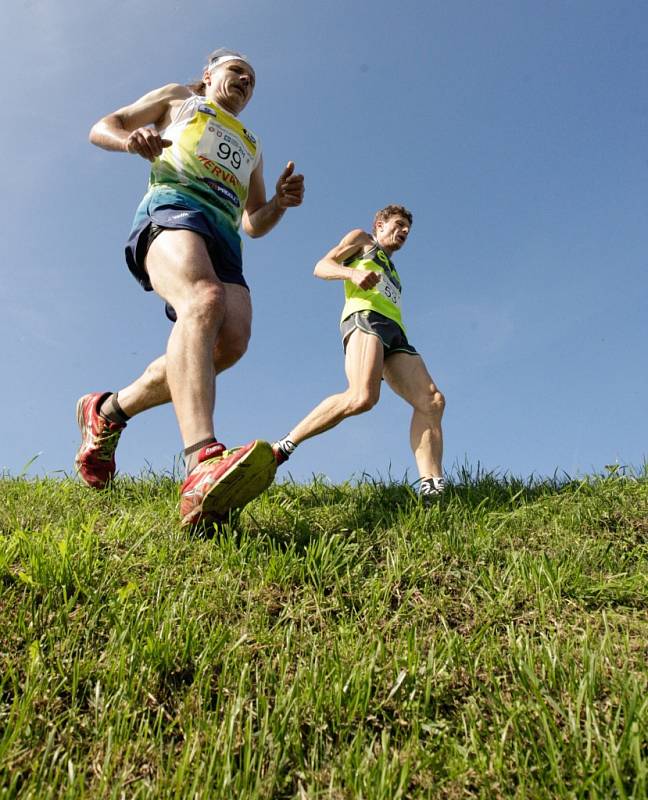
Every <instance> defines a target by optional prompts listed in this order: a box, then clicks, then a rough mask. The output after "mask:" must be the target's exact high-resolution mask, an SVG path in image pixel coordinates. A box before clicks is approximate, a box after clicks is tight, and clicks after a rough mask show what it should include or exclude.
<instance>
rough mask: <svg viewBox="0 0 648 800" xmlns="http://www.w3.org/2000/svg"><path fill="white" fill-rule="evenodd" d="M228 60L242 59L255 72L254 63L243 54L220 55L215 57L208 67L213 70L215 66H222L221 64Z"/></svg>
mask: <svg viewBox="0 0 648 800" xmlns="http://www.w3.org/2000/svg"><path fill="white" fill-rule="evenodd" d="M226 61H242V62H243V63H244V64H247V65H248V67H249V68H250V69H251V70H252V72H254V67H253V66H252V64H250V62H249V61H248V60H247V59H246V58H244V57H243V56H238V55H231V56H230V55H227V56H218V58H215V59H214V60H213V61H212V62H210V64H209V65H208V67H207V69H208V70H209V71H210V72H211V71H212V70H213V69H214V67H220V65H221V64H224V63H225V62H226Z"/></svg>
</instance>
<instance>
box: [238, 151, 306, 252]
mask: <svg viewBox="0 0 648 800" xmlns="http://www.w3.org/2000/svg"><path fill="white" fill-rule="evenodd" d="M303 199H304V176H303V175H299V174H297V175H296V174H295V164H294V162H293V161H289V162H288V164H287V165H286V168H285V169H284V171H283V172H282V173H281V175H280V176H279V180H278V181H277V185H276V186H275V195H274V196H273V197H272V198H271V199H270V200H267V199H266V191H265V183H264V180H263V158H261V160H260V161H259V164H258V165H257V167H256V169H255V170H254V172H253V173H252V175H251V176H250V188H249V191H248V199H247V203H246V204H245V211H244V212H243V218H242V220H241V222H242V225H243V230H244V231H245V232H246V233H247V235H248V236H251V237H252V238H253V239H256V238H258V237H259V236H265V234H266V233H269V232H270V231H271V230H272V229H273V228H274V226H275V225H276V224H277V223H278V222H279V220H280V219H281V218H282V217H283V215H284V212H285V211H286V209H287V208H292V207H294V206H299V205H301V203H302V200H303Z"/></svg>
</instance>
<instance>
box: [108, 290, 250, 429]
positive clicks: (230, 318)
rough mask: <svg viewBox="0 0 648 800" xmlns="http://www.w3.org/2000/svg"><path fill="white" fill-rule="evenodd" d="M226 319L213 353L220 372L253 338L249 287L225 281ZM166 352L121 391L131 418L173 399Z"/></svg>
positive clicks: (238, 355)
mask: <svg viewBox="0 0 648 800" xmlns="http://www.w3.org/2000/svg"><path fill="white" fill-rule="evenodd" d="M223 288H224V290H225V319H224V321H223V324H222V325H221V328H220V331H219V332H218V337H217V339H216V344H215V345H214V350H213V354H212V358H213V365H214V371H215V373H216V375H218V374H219V373H221V372H224V371H225V370H226V369H229V368H230V367H232V366H234V364H236V362H237V361H238V360H239V359H240V358H241V356H242V355H243V354H244V353H245V351H246V350H247V345H248V342H249V340H250V328H251V321H252V303H251V301H250V293H249V292H248V290H247V289H246V288H245V287H243V286H239V285H238V284H234V283H225V284H223ZM166 359H167V357H166V355H164V356H160V357H159V358H156V359H155V361H153V362H151V364H149V365H148V367H147V368H146V369H145V370H144V372H143V374H142V375H140V377H139V378H137V380H135V381H133V383H131V384H130V385H128V386H126V387H125V388H124V389H120V390H119V393H118V394H119V405H120V406H121V407H122V409H123V410H124V412H125V413H126V414H127V415H128V416H129V417H134V416H135V415H136V414H141V413H142V411H147V410H148V409H149V408H153V407H154V406H159V405H163V404H164V403H170V402H171V392H170V390H169V384H168V382H167V367H166Z"/></svg>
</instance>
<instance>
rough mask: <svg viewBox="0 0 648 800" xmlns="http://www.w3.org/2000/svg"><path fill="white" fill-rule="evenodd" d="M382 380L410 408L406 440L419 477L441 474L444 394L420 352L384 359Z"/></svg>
mask: <svg viewBox="0 0 648 800" xmlns="http://www.w3.org/2000/svg"><path fill="white" fill-rule="evenodd" d="M384 375H385V380H386V381H387V383H388V384H389V386H390V387H391V388H392V389H393V390H394V392H396V394H397V395H399V396H400V397H402V398H403V399H404V400H406V401H407V402H408V403H409V404H410V405H411V406H412V407H413V409H414V412H413V414H412V423H411V426H410V444H411V447H412V451H413V452H414V458H415V459H416V466H417V467H418V471H419V475H420V477H421V478H428V477H431V476H435V477H440V476H442V475H443V467H442V458H443V433H442V431H441V417H442V416H443V409H444V408H445V398H444V397H443V395H442V394H441V392H440V391H439V389H438V388H437V386H436V385H435V383H434V381H433V380H432V378H431V377H430V373H429V372H428V371H427V368H426V366H425V364H424V362H423V359H422V358H421V357H420V356H413V355H408V354H407V353H394V354H393V355H391V356H390V357H389V358H388V359H387V360H386V361H385V370H384Z"/></svg>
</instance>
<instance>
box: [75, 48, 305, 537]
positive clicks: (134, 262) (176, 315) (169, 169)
mask: <svg viewBox="0 0 648 800" xmlns="http://www.w3.org/2000/svg"><path fill="white" fill-rule="evenodd" d="M254 85H255V73H254V69H253V68H252V67H251V65H250V63H249V59H248V58H247V57H246V56H243V55H241V54H240V53H236V52H234V51H232V50H224V49H219V50H215V51H214V52H213V53H212V54H211V55H210V57H209V59H208V62H207V65H206V67H205V68H204V71H203V75H202V80H201V81H199V82H197V83H196V84H193V85H191V86H184V85H181V84H168V85H167V86H163V87H161V88H159V89H155V90H154V91H152V92H149V93H148V94H146V95H144V96H143V97H141V98H140V99H139V100H136V101H135V102H134V103H131V104H130V105H127V106H124V107H122V108H120V109H117V111H114V112H112V113H111V114H108V115H107V116H105V117H103V118H102V119H100V120H99V122H97V123H96V124H95V125H94V126H93V128H92V131H91V133H90V140H91V142H92V143H93V144H96V145H98V146H99V147H102V148H104V149H106V150H113V151H118V152H126V153H132V154H134V155H137V156H141V157H142V158H144V159H146V160H148V161H150V162H151V175H150V180H149V188H148V191H147V192H146V194H145V196H144V198H143V200H142V202H141V203H140V205H139V207H138V209H137V212H136V214H135V220H134V223H133V227H132V232H131V236H130V238H129V241H128V246H127V248H126V260H127V263H128V266H129V268H130V270H131V272H133V274H134V275H135V277H136V278H137V279H138V280H139V282H140V283H141V284H142V286H143V287H144V288H145V289H147V290H154V291H155V292H156V293H157V294H158V295H159V296H160V297H161V298H162V299H163V300H165V301H166V302H167V313H168V314H169V316H170V317H171V318H172V319H174V320H177V321H176V324H175V325H174V327H173V329H172V331H171V335H170V337H169V341H168V344H167V350H166V355H165V356H161V357H160V358H158V359H157V360H156V361H154V362H153V363H152V364H150V365H149V366H148V367H147V369H146V370H145V372H144V373H143V374H142V375H141V376H140V377H139V378H138V379H137V380H135V381H134V382H133V383H132V384H130V385H129V386H127V387H125V388H124V389H122V390H120V391H119V392H112V393H111V392H91V393H89V394H86V395H84V396H83V397H81V398H80V399H79V401H78V403H77V421H78V423H79V427H80V429H81V437H82V441H81V446H80V448H79V450H78V452H77V455H76V459H75V467H76V470H77V472H78V474H79V476H80V477H81V478H82V480H83V481H84V482H85V483H86V484H87V485H88V486H91V487H92V488H95V489H103V488H104V487H105V486H107V485H109V483H110V482H111V481H112V479H113V477H114V475H115V469H116V467H115V448H116V447H117V441H118V439H119V436H120V434H121V432H122V430H123V429H124V427H125V425H126V422H127V420H129V419H130V418H131V417H133V416H135V415H136V414H140V413H141V412H143V411H146V410H147V409H149V408H152V407H153V406H157V405H161V404H162V403H168V402H173V405H174V408H175V412H176V416H177V418H178V423H179V426H180V433H181V436H182V440H183V443H184V448H185V449H184V455H185V463H186V467H187V479H186V480H185V482H184V483H183V485H182V489H181V500H180V512H181V517H182V523H183V525H197V524H200V523H211V522H214V521H218V520H219V519H220V518H222V517H223V516H224V515H225V514H226V512H227V511H228V509H230V508H233V507H240V506H242V505H244V504H245V503H246V502H247V501H248V500H250V499H251V498H252V497H254V496H255V495H256V494H257V493H258V492H260V491H262V490H263V489H264V488H265V487H266V486H267V485H268V484H269V483H270V482H271V480H272V478H273V477H274V470H275V469H276V464H275V458H274V454H273V452H272V449H271V447H270V444H269V443H267V442H261V441H259V440H254V441H253V442H250V443H249V444H248V445H245V446H244V447H242V448H236V449H235V450H234V451H227V450H225V448H224V446H223V445H222V444H220V443H219V442H217V441H216V437H215V435H214V420H213V412H214V400H215V389H214V381H215V376H216V375H217V374H218V373H219V372H222V371H223V370H225V369H227V368H228V367H231V366H232V365H233V364H235V363H236V361H238V359H239V358H240V357H241V356H242V355H243V353H244V352H245V350H246V347H247V342H248V339H249V337H250V320H251V308H252V307H251V303H250V293H249V290H248V287H247V284H246V282H245V279H244V278H243V271H242V264H241V244H240V234H239V226H242V227H243V229H244V230H245V232H246V233H247V234H248V235H249V236H252V237H259V236H264V235H265V234H266V233H268V232H269V231H270V230H272V228H274V226H275V225H276V224H277V223H278V222H279V221H280V220H281V218H282V217H283V215H284V212H285V211H286V209H288V208H290V207H294V206H298V205H300V204H301V202H302V198H303V194H304V179H303V176H301V175H298V174H297V173H295V171H294V166H295V165H294V164H293V162H289V163H288V165H287V166H286V168H285V169H284V171H283V172H282V174H281V175H280V176H279V179H278V181H277V183H276V190H275V194H274V195H273V196H272V198H270V199H269V200H268V199H267V198H266V190H265V183H264V179H263V161H262V158H261V148H260V144H259V142H258V139H257V137H256V136H255V134H253V133H252V132H251V131H250V130H249V129H248V128H247V127H246V126H244V125H243V124H242V123H241V122H240V121H239V120H238V116H239V114H240V113H241V112H242V111H243V109H244V108H245V107H246V106H247V104H248V102H249V101H250V99H251V98H252V95H253V92H254Z"/></svg>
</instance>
